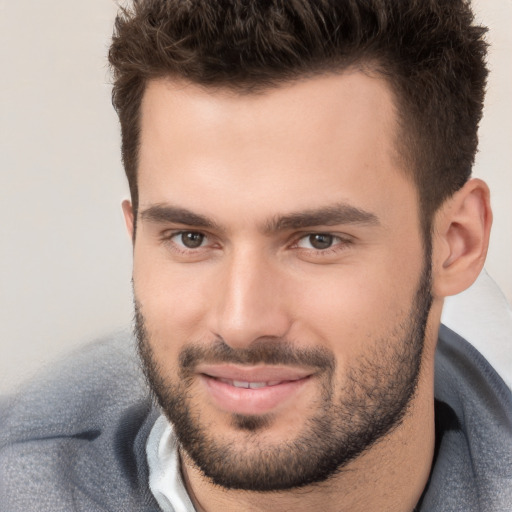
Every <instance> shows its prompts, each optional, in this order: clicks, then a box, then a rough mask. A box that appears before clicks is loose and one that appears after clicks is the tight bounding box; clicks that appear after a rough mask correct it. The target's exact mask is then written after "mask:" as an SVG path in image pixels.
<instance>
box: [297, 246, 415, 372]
mask: <svg viewBox="0 0 512 512" xmlns="http://www.w3.org/2000/svg"><path fill="white" fill-rule="evenodd" d="M418 254H420V253H418ZM421 263H422V257H421V256H418V257H416V258H413V259H410V258H408V257H404V256H403V255H402V257H394V256H390V257H386V255H385V254H382V255H381V257H379V258H375V259H374V260H373V262H371V263H370V262H366V263H362V262H361V263H360V264H359V263H354V264H353V265H347V266H345V267H339V268H337V269H332V270H331V271H329V272H328V273H326V274H325V275H324V276H322V277H321V278H318V276H317V278H316V279H311V280H309V279H305V280H304V281H303V282H302V284H301V287H300V291H299V289H298V290H297V292H298V293H297V297H298V301H297V307H296V318H297V319H298V323H297V327H298V328H297V332H296V333H295V334H296V336H297V337H300V336H301V334H300V332H299V331H302V332H305V331H306V330H307V331H310V336H314V337H315V338H316V339H320V340H322V343H325V344H326V345H327V346H328V347H327V348H329V349H331V350H332V351H333V352H334V353H336V354H337V356H338V359H339V362H340V363H341V361H342V360H345V359H351V358H354V357H357V356H358V355H362V354H364V353H365V352H366V350H367V349H368V346H369V345H371V343H373V342H374V341H375V340H378V339H381V338H385V337H386V336H390V335H391V334H392V333H393V332H394V331H396V328H397V326H399V325H400V324H401V323H402V322H403V321H404V319H406V318H408V316H409V313H410V309H411V305H412V304H413V301H414V299H415V294H416V290H417V286H418V283H419V277H420V274H421V271H422V264H421ZM299 312H301V313H299ZM302 339H303V338H302ZM304 341H305V342H307V340H304Z"/></svg>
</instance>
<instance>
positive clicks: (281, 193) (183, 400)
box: [133, 72, 430, 490]
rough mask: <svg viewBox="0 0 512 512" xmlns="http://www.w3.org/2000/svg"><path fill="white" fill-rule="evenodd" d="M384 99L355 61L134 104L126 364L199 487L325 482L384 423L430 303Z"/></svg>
mask: <svg viewBox="0 0 512 512" xmlns="http://www.w3.org/2000/svg"><path fill="white" fill-rule="evenodd" d="M396 134H397V129H396V117H395V112H394V108H393V101H392V95H391V93H390V91H389V89H388V88H387V86H386V84H385V82H383V81H382V80H380V79H377V78H370V77H368V76H366V75H364V74H362V73H359V72H353V73H345V74H342V75H337V76H328V77H320V78H315V79H309V80H305V81H303V82H296V83H293V84H290V85H284V86H282V87H279V88H276V89H273V90H269V91H267V92H264V93H262V94H259V95H255V94H249V95H237V94H235V93H231V92H228V91H226V90H214V89H203V88H200V87H198V86H196V85H190V84H185V83H178V82H171V81H163V80H162V81H154V82H151V83H150V84H149V85H148V88H147V90H146V93H145V96H144V100H143V104H142V124H141V146H140V160H139V177H138V179H139V212H138V217H137V235H136V242H135V249H134V274H133V279H134V293H135V300H136V305H137V333H138V337H139V343H140V349H141V355H142V359H143V362H144V365H145V368H146V372H147V374H148V376H149V379H150V382H151V385H152V387H153V390H154V391H155V393H156V395H157V397H158V399H159V402H160V404H161V406H162V408H163V409H164V411H165V413H166V414H167V416H168V417H169V418H170V420H171V421H172V422H173V423H174V425H175V430H176V434H177V436H178V438H179V440H180V443H181V445H182V448H183V449H184V450H185V451H186V453H187V454H188V455H189V456H190V458H191V459H192V460H193V461H194V463H195V464H196V465H197V466H198V467H200V468H201V470H202V471H203V472H204V473H205V474H206V475H208V476H209V477H211V478H212V479H213V480H214V481H215V482H216V483H218V484H220V485H223V486H226V487H235V488H245V489H254V490H271V489H284V488H290V487H296V486H300V485H305V484H307V483H311V482H314V481H320V480H323V479H325V478H327V477H328V476H329V475H330V474H332V473H333V472H335V471H336V470H337V469H338V468H340V467H343V466H344V465H346V464H347V463H348V462H349V461H350V460H351V459H353V458H354V457H357V456H358V455H359V454H360V453H361V452H362V451H363V450H364V449H365V448H367V447H369V446H371V445H373V444H374V443H375V442H377V441H378V440H379V439H381V438H382V437H384V436H386V434H388V433H389V432H390V431H392V429H393V428H394V427H395V426H396V425H397V424H399V422H400V419H401V418H402V416H403V415H404V414H405V413H406V411H407V406H408V403H409V402H410V400H411V397H412V396H413V394H414V390H415V385H416V381H417V377H418V373H419V370H420V362H421V353H422V346H423V338H424V334H425V325H426V322H427V315H428V310H429V307H430V281H429V275H430V274H429V272H430V263H429V261H428V257H427V258H426V257H425V253H426V251H425V250H424V247H423V243H422V237H421V231H420V227H419V217H418V199H417V193H416V190H415V188H414V185H413V184H412V183H411V182H410V181H409V180H408V179H407V178H406V177H405V174H404V173H403V171H402V170H400V168H399V163H398V162H399V158H398V157H397V155H396V153H395V137H396V136H397V135H396Z"/></svg>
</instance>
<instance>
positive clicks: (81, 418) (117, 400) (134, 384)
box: [1, 331, 146, 440]
mask: <svg viewBox="0 0 512 512" xmlns="http://www.w3.org/2000/svg"><path fill="white" fill-rule="evenodd" d="M145 393H146V392H145V387H144V382H143V378H142V375H141V372H140V370H139V368H138V365H137V359H136V357H135V348H134V342H133V340H132V337H131V335H130V334H129V333H128V332H125V331H122V332H119V333H115V334H112V335H110V336H108V337H105V338H103V339H99V340H96V341H94V342H92V343H89V344H87V345H85V346H84V347H82V348H80V349H79V350H78V351H75V352H73V353H72V354H70V355H69V356H67V357H65V358H63V359H61V360H60V361H59V362H57V363H55V364H53V365H51V366H49V367H48V368H46V369H45V370H44V371H43V372H41V374H39V375H38V376H37V377H36V378H35V379H32V380H31V381H29V382H28V383H27V384H25V385H24V386H23V387H22V388H20V389H19V390H18V391H17V392H16V393H15V394H14V395H12V396H11V397H8V398H6V399H4V408H3V411H2V419H1V421H2V424H3V425H4V426H7V427H8V434H9V436H10V438H11V439H18V440H23V439H30V437H39V436H41V435H73V434H76V433H77V432H83V431H84V430H87V429H94V428H97V427H98V425H99V424H100V423H101V422H102V421H103V420H104V419H107V418H108V417H110V416H112V415H113V414H115V412H116V411H119V410H122V409H123V408H124V407H125V406H127V405H128V404H129V403H130V402H133V401H134V400H135V401H137V400H138V399H139V398H141V397H142V396H143V395H144V394H145ZM4 432H5V431H4Z"/></svg>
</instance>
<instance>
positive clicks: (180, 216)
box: [140, 204, 220, 229]
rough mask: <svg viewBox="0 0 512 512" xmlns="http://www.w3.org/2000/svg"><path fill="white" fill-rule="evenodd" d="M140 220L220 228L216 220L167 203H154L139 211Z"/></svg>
mask: <svg viewBox="0 0 512 512" xmlns="http://www.w3.org/2000/svg"><path fill="white" fill-rule="evenodd" d="M140 218H141V220H145V221H148V222H154V223H166V222H167V223H173V224H185V225H187V226H195V227H198V228H209V229H220V227H219V226H218V225H217V223H216V222H214V221H213V220H212V219H210V218H209V217H206V216H205V215H200V214H198V213H194V212H191V211H190V210H187V209H186V208H180V207H176V206H171V205H167V204H154V205H152V206H150V207H148V208H147V209H145V210H144V211H143V212H141V213H140Z"/></svg>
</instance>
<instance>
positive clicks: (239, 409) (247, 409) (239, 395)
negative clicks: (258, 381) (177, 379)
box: [201, 375, 310, 415]
mask: <svg viewBox="0 0 512 512" xmlns="http://www.w3.org/2000/svg"><path fill="white" fill-rule="evenodd" d="M201 379H202V381H203V382H204V384H205V385H206V389H207V390H208V392H209V394H210V396H211V397H212V398H213V401H214V403H215V404H216V405H217V407H219V408H220V409H222V410H224V411H226V412H230V413H234V414H247V415H250V414H252V415H257V414H266V413H270V412H272V411H273V410H275V409H276V408H278V407H279V406H282V405H283V404H285V403H287V402H289V401H290V400H291V399H293V398H294V397H295V396H296V395H297V393H298V392H299V391H300V390H301V389H302V387H303V386H304V385H305V384H306V382H308V381H309V380H310V377H306V378H304V379H299V380H294V381H286V382H283V383H281V384H276V385H275V386H267V387H264V388H259V389H250V388H249V389H248V388H236V387H235V386H232V385H231V384H226V383H225V382H221V381H220V380H217V379H214V378H212V377H209V376H207V375H201Z"/></svg>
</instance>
